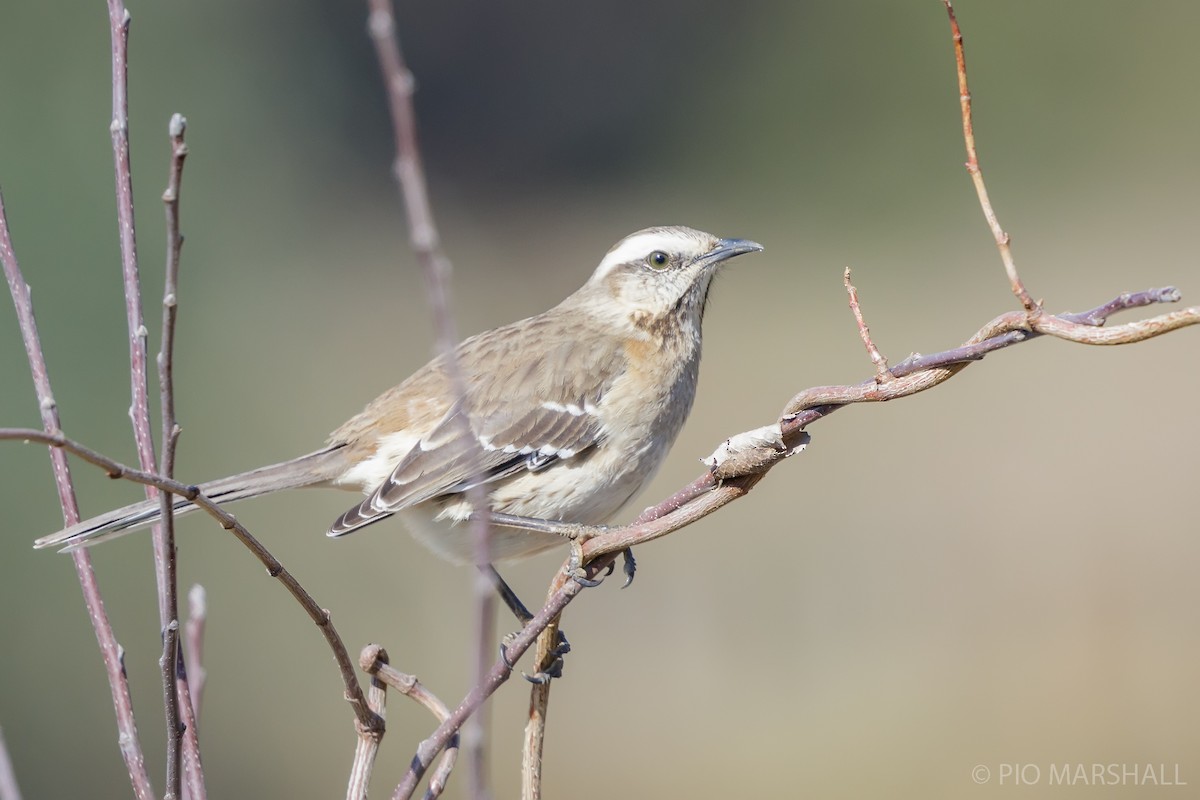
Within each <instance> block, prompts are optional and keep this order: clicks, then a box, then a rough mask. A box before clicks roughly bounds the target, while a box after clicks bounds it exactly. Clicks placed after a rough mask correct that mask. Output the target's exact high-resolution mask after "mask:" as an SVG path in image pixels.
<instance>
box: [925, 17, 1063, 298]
mask: <svg viewBox="0 0 1200 800" xmlns="http://www.w3.org/2000/svg"><path fill="white" fill-rule="evenodd" d="M942 3H943V4H944V5H945V6H946V13H947V14H949V15H950V31H951V33H952V34H953V35H954V60H955V63H956V64H957V66H958V98H959V103H960V104H961V106H962V126H963V140H964V141H965V143H966V147H967V164H966V167H967V172H968V173H969V174H970V175H971V182H972V183H974V184H975V194H977V195H978V196H979V205H980V207H981V208H982V209H983V216H984V219H986V220H987V224H988V227H989V228H990V229H991V231H992V237H993V238H995V240H996V247H997V248H998V249H999V250H1000V260H1001V261H1002V262H1004V271H1005V273H1006V274H1007V275H1008V282H1009V285H1010V286H1011V287H1012V292H1013V294H1015V295H1016V296H1017V299H1018V300H1020V301H1021V306H1022V307H1023V308H1024V309H1025V311H1026V313H1028V314H1029V315H1030V316H1036V315H1037V314H1038V313H1039V310H1040V309H1039V306H1038V304H1037V303H1036V302H1034V300H1033V298H1032V297H1030V296H1029V292H1027V291H1026V290H1025V284H1024V283H1022V282H1021V276H1020V275H1018V274H1017V265H1016V263H1015V262H1014V261H1013V256H1012V237H1010V236H1009V235H1008V234H1007V233H1005V231H1004V229H1003V228H1001V227H1000V220H999V219H997V217H996V212H995V211H994V210H993V209H992V202H991V200H989V199H988V192H987V187H986V186H985V185H984V183H983V172H982V171H981V170H980V169H979V154H978V153H977V152H976V149H975V128H974V125H973V124H972V122H971V90H970V89H969V88H968V86H967V57H966V55H965V53H964V52H963V36H962V31H961V30H960V29H959V27H958V18H957V17H955V15H954V6H953V5H951V3H950V0H942Z"/></svg>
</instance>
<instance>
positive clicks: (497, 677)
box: [393, 288, 1200, 800]
mask: <svg viewBox="0 0 1200 800" xmlns="http://www.w3.org/2000/svg"><path fill="white" fill-rule="evenodd" d="M1179 299H1180V298H1179V293H1178V292H1177V291H1174V290H1173V289H1170V288H1168V289H1152V290H1150V291H1147V292H1140V293H1137V294H1129V295H1122V296H1121V297H1119V298H1116V299H1114V300H1112V301H1110V302H1109V303H1106V304H1104V305H1102V306H1099V307H1097V308H1094V309H1092V310H1090V311H1085V312H1083V313H1081V314H1064V315H1061V316H1060V317H1057V318H1053V319H1056V320H1057V322H1053V323H1050V324H1049V325H1048V326H1047V327H1048V328H1049V329H1057V328H1058V327H1060V326H1066V327H1068V328H1070V327H1072V326H1074V325H1083V326H1087V327H1093V326H1099V325H1101V324H1103V323H1104V322H1105V321H1106V320H1107V318H1108V316H1109V315H1111V314H1113V313H1116V312H1118V311H1123V310H1126V309H1130V308H1139V307H1143V306H1146V305H1150V304H1153V303H1162V302H1174V301H1177V300H1179ZM1042 317H1043V318H1051V317H1050V315H1045V314H1044V315H1042ZM1197 323H1200V307H1197V308H1188V309H1183V310H1181V311H1176V312H1172V313H1171V314H1164V315H1161V316H1160V317H1155V318H1153V319H1151V320H1142V321H1139V322H1134V323H1129V324H1127V325H1122V326H1118V328H1114V329H1112V330H1123V331H1124V333H1122V334H1121V335H1119V336H1118V337H1115V339H1118V340H1125V341H1140V340H1141V339H1136V338H1131V337H1133V336H1141V337H1142V338H1148V337H1149V336H1155V335H1159V334H1162V333H1167V332H1169V331H1171V330H1175V329H1177V328H1179V327H1182V326H1184V325H1193V324H1197ZM1029 324H1030V322H1029V321H1028V320H1026V319H1025V315H1024V314H1022V313H1014V314H1008V315H1002V316H1000V317H997V318H996V319H995V320H993V321H992V322H990V323H988V324H987V325H986V326H984V327H983V328H982V329H981V330H980V331H979V332H978V333H977V334H976V335H975V336H973V337H971V339H970V340H968V344H967V345H966V346H964V347H961V348H954V349H953V350H947V351H945V352H943V353H937V354H934V355H930V356H920V357H915V358H913V359H909V360H906V361H904V362H902V363H900V364H898V365H896V366H895V367H893V368H892V369H891V373H892V375H893V376H894V380H891V381H888V382H887V383H885V384H880V383H878V382H877V381H876V379H875V378H870V379H868V380H865V381H863V382H862V383H860V384H857V385H855V386H822V387H817V388H815V389H809V390H806V391H804V392H801V393H799V394H798V395H796V396H795V397H794V398H793V399H792V401H791V402H789V403H788V406H787V407H786V408H785V410H784V413H783V415H782V416H781V418H780V421H779V422H778V423H776V425H774V426H766V428H763V429H756V430H754V431H747V433H746V434H739V435H738V436H735V437H731V438H730V439H729V440H727V443H728V442H739V443H745V444H744V445H743V446H742V449H741V450H739V451H737V452H734V453H733V454H732V455H731V457H729V458H726V459H724V460H722V461H721V462H720V463H719V464H717V466H716V468H715V469H711V470H709V471H707V472H705V473H704V474H703V475H701V476H700V477H699V478H697V479H696V480H694V481H692V483H690V484H688V486H686V487H684V488H683V489H681V490H680V491H678V492H676V493H675V494H674V495H672V496H671V497H669V498H667V499H666V500H664V501H663V502H662V503H659V504H658V505H657V506H654V507H652V508H648V509H646V510H645V511H644V512H642V514H641V515H640V516H639V517H638V518H637V520H635V521H634V522H633V523H631V524H629V525H626V526H622V527H614V528H605V527H588V526H582V525H581V526H576V527H577V528H578V532H579V533H585V534H589V535H592V536H593V538H590V539H588V541H587V542H586V543H585V544H584V545H583V557H584V561H585V564H586V566H585V570H586V577H587V578H595V577H597V576H599V575H601V574H602V573H603V572H604V571H605V570H606V569H607V568H608V566H609V565H610V564H612V563H613V561H614V560H615V559H616V557H617V554H618V553H621V552H623V551H624V550H626V549H628V548H630V547H633V546H635V545H640V544H643V543H645V542H648V541H651V540H653V539H657V538H659V537H662V536H665V535H667V534H669V533H672V532H674V531H677V530H679V529H680V528H683V527H686V526H688V525H690V524H691V523H693V522H696V521H697V520H699V519H702V518H704V517H706V516H708V515H709V514H711V513H712V512H714V511H716V510H717V509H719V508H721V507H722V506H725V505H727V504H729V503H730V502H732V501H734V500H736V499H738V498H739V497H742V496H744V495H745V494H746V493H748V492H749V491H750V490H751V489H752V488H754V486H755V484H757V483H758V481H760V480H761V479H762V478H763V477H764V476H765V475H766V473H767V471H769V470H770V469H771V467H773V466H774V465H775V464H777V463H779V462H780V461H781V460H783V459H784V458H787V457H788V456H789V455H790V454H791V453H793V452H794V451H795V449H796V448H797V447H799V446H800V445H802V444H803V443H804V437H805V436H806V435H807V434H806V433H805V431H804V430H803V428H804V427H805V426H807V425H809V424H811V423H812V422H815V421H816V420H818V419H821V418H822V417H825V416H828V415H829V414H831V413H832V412H834V411H836V410H837V409H839V408H842V407H844V406H845V405H847V404H850V403H858V402H871V401H885V400H893V399H896V398H899V397H906V396H909V395H912V394H916V393H917V392H920V391H923V390H924V389H927V388H930V387H932V386H935V385H937V384H938V383H941V382H942V381H944V380H946V379H947V378H949V377H951V376H953V375H955V374H957V373H958V372H959V371H961V370H962V369H963V368H964V367H966V366H967V365H968V364H970V363H972V362H974V361H977V360H979V359H981V358H982V357H983V356H984V355H985V354H987V353H989V352H992V351H993V350H998V349H1002V348H1005V347H1010V346H1012V345H1014V344H1018V343H1020V342H1024V341H1028V340H1030V339H1033V338H1036V337H1037V336H1038V335H1040V334H1041V332H1040V331H1030V330H1028V328H1027V326H1028V325H1029ZM1023 326H1026V327H1023ZM1047 333H1050V331H1049V330H1047ZM1114 343H1115V341H1114ZM770 428H775V429H777V431H778V442H780V443H782V447H781V446H778V445H777V444H776V443H775V441H774V440H773V438H772V437H768V436H764V435H763V431H764V430H766V429H770ZM559 573H560V574H558V575H557V576H556V578H555V582H554V583H553V584H552V585H551V590H550V595H549V599H548V600H547V602H546V605H545V606H544V607H543V608H542V610H541V611H539V612H538V613H537V614H536V615H535V616H534V618H533V620H532V621H531V622H530V623H528V624H527V625H526V626H525V628H524V629H523V630H521V631H520V632H519V633H518V634H517V635H516V636H515V637H514V638H513V640H512V641H511V642H508V643H507V644H506V648H505V649H506V657H507V658H508V659H509V660H510V661H511V662H515V661H516V659H519V658H520V657H521V656H522V655H523V654H524V653H525V651H526V650H527V649H528V648H529V647H530V646H531V645H532V644H533V641H534V638H535V637H536V636H538V635H539V634H540V633H542V632H543V631H544V630H545V629H546V628H547V627H548V626H549V625H551V624H552V623H553V622H554V621H555V620H556V619H557V618H558V616H559V615H560V614H561V613H562V611H563V609H564V608H566V606H567V605H568V604H569V603H570V602H571V601H572V600H573V599H574V598H575V597H576V596H577V595H578V594H579V592H580V591H581V589H582V588H583V587H582V586H581V585H580V584H579V582H577V581H574V580H570V579H568V578H567V576H566V574H565V565H564V570H560V571H559ZM510 673H511V668H510V667H508V664H507V663H506V662H505V661H504V659H500V660H499V661H497V662H496V663H495V664H493V665H492V667H491V669H490V670H489V671H488V674H487V676H486V678H485V680H484V681H483V682H482V683H480V684H477V685H476V686H475V687H474V688H473V689H472V690H471V692H470V693H468V695H467V696H466V697H465V698H464V699H463V701H462V703H461V704H460V705H459V706H458V708H456V709H455V710H454V713H453V714H452V715H451V717H450V719H449V720H447V721H446V722H445V723H443V724H442V725H441V726H439V727H438V729H437V730H436V731H435V732H434V733H433V734H432V735H431V736H430V737H429V738H428V739H426V740H425V741H424V742H422V743H421V746H420V748H419V749H418V751H417V754H416V756H415V757H414V759H413V762H412V765H411V766H410V768H409V771H408V773H406V774H405V777H404V779H403V781H402V782H401V783H400V785H399V786H397V788H396V792H395V793H394V794H393V798H394V799H395V800H400V799H401V798H406V797H409V796H411V794H412V791H413V790H414V789H415V787H416V784H417V782H418V781H419V780H420V778H421V775H422V773H423V772H424V770H425V769H426V768H427V767H428V765H429V764H430V763H432V760H433V758H434V757H435V756H436V755H437V753H438V751H439V749H440V748H441V747H442V746H444V744H445V742H446V741H447V740H448V738H449V736H450V735H452V733H453V732H454V731H455V730H457V728H456V727H455V725H457V724H461V723H462V722H463V721H464V720H466V719H467V718H469V717H470V715H471V714H472V713H473V711H474V710H475V709H476V708H478V707H479V705H480V704H482V703H483V702H484V701H485V700H486V699H487V697H488V696H490V695H491V694H492V693H493V692H494V691H495V690H496V689H497V688H499V686H500V685H501V684H503V683H504V681H506V680H507V679H508V677H509V675H510ZM535 710H536V709H535ZM536 734H537V732H536V730H531V729H529V728H527V734H526V735H527V739H528V737H529V736H530V735H536ZM531 746H532V745H531V744H530V743H529V742H528V741H527V742H526V749H527V754H526V759H527V764H526V769H527V770H532V769H537V768H538V767H537V765H536V764H533V763H532V762H529V761H528V759H529V756H530V754H529V748H530V747H531Z"/></svg>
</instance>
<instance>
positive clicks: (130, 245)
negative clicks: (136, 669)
mask: <svg viewBox="0 0 1200 800" xmlns="http://www.w3.org/2000/svg"><path fill="white" fill-rule="evenodd" d="M108 17H109V28H110V34H111V39H112V124H111V125H110V126H109V132H110V133H111V135H112V149H113V173H114V176H115V179H116V193H117V228H118V236H119V239H120V244H121V276H122V282H123V285H124V289H125V316H126V322H127V325H128V330H129V381H130V396H131V402H130V406H129V417H130V421H131V422H132V423H133V438H134V443H135V444H136V449H137V454H138V463H139V464H140V465H141V468H142V469H143V470H146V471H147V472H154V471H156V469H157V464H156V459H155V453H154V436H153V434H152V433H151V430H150V399H149V391H148V388H147V386H148V382H149V376H148V374H147V372H148V368H147V347H146V338H147V336H148V332H147V330H146V324H145V320H144V317H143V314H142V294H141V276H140V273H139V270H138V254H137V234H136V231H137V227H136V224H135V222H134V209H133V172H132V168H131V164H130V152H129V150H130V149H129V25H130V21H131V17H130V14H129V11H128V10H127V9H126V8H125V3H124V2H123V0H108ZM179 164H180V167H181V166H182V159H180V162H179ZM172 179H177V175H176V173H175V171H174V167H173V170H172ZM176 188H177V187H176ZM170 216H171V210H170V203H168V217H170ZM174 244H175V243H174V242H169V243H168V248H169V250H168V252H170V250H171V249H172V248H173V247H174ZM175 256H176V259H177V256H178V253H177V252H176V253H175ZM171 261H172V258H171V257H170V256H168V281H170V280H171V275H170V272H171ZM176 264H177V261H176ZM163 325H164V327H167V326H173V325H174V313H173V309H172V310H171V313H169V314H165V315H164V320H163ZM167 346H168V345H167V343H165V342H164V347H167ZM160 369H161V367H160ZM160 374H161V373H160ZM163 392H164V393H167V394H168V395H169V393H170V389H169V386H166V387H163ZM170 403H173V400H172V399H170V398H169V397H164V400H163V408H164V411H165V410H166V407H167V405H168V404H170ZM167 422H168V421H167V420H164V425H166V424H167ZM170 424H171V425H173V424H174V420H173V419H171V420H170ZM168 430H169V429H168ZM174 435H175V434H174V433H168V434H167V435H166V437H165V438H164V441H163V448H164V453H165V452H167V448H168V446H170V447H171V449H172V450H173V448H174V444H173V442H171V441H170V439H172V438H174ZM168 474H169V473H168ZM146 497H147V498H148V499H150V500H153V499H155V497H156V493H155V492H154V490H153V489H151V488H149V487H147V490H146ZM161 501H162V502H163V503H164V505H166V506H167V507H168V511H167V514H166V516H164V518H163V522H162V523H160V524H158V525H155V526H154V529H153V548H154V576H155V583H156V585H157V589H158V614H159V630H160V634H161V635H162V638H163V648H164V651H163V656H162V658H163V659H164V663H163V669H162V675H163V707H164V713H165V716H166V734H167V748H166V749H167V770H166V773H167V787H166V793H165V795H164V798H165V800H176V798H178V797H179V795H180V763H181V754H180V742H181V738H182V736H181V728H180V721H179V697H178V695H179V691H178V688H177V683H178V680H177V678H176V676H177V674H178V670H177V669H176V665H175V663H176V658H177V656H178V653H177V651H176V649H175V646H174V644H175V643H177V641H178V640H177V636H175V637H173V636H171V635H170V634H169V631H170V630H171V628H172V627H174V628H175V630H176V634H177V633H178V627H179V614H178V599H177V595H176V588H177V587H176V581H175V552H174V551H175V547H174V525H173V523H174V519H173V517H172V516H171V515H170V511H169V505H170V502H171V500H170V498H169V497H162V498H161ZM172 639H174V643H172ZM168 649H170V654H169V655H170V659H171V660H170V661H169V662H166V661H165V659H166V658H167V656H168V653H167V650H168ZM192 745H193V746H196V745H197V743H196V741H195V740H194V739H193V740H192ZM192 761H193V762H195V761H198V753H193V758H192Z"/></svg>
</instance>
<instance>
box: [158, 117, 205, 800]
mask: <svg viewBox="0 0 1200 800" xmlns="http://www.w3.org/2000/svg"><path fill="white" fill-rule="evenodd" d="M186 129H187V120H185V119H184V118H183V117H182V116H181V115H179V114H175V115H173V116H172V117H171V122H170V124H169V126H168V134H169V136H170V141H171V162H170V169H169V170H168V178H167V188H166V190H165V191H164V192H163V205H164V206H165V208H166V217H167V257H166V278H165V280H164V282H163V317H162V343H161V348H160V350H159V352H158V361H157V363H158V386H159V395H160V403H161V411H162V439H161V446H162V451H161V454H160V458H159V461H160V463H161V464H162V474H163V475H166V476H167V477H172V476H173V475H174V474H175V448H176V445H177V444H178V442H179V425H178V424H177V423H176V421H175V380H174V374H173V370H172V366H173V361H174V356H175V319H176V313H177V311H178V308H179V254H180V250H181V248H182V247H183V236H181V235H180V233H179V189H180V182H181V180H182V179H183V162H184V159H185V158H187V153H188V149H187V145H186V144H185V143H184V141H183V134H184V131H185V130H186ZM159 500H160V502H161V507H162V555H163V571H164V574H163V580H162V582H161V588H162V589H163V590H164V592H163V595H162V596H161V597H160V598H159V603H160V613H161V618H162V619H163V620H165V623H166V626H165V630H166V631H167V633H168V635H165V636H163V655H162V659H161V663H162V668H163V699H164V702H163V706H164V708H165V710H166V717H167V794H166V797H167V798H170V797H175V796H179V794H180V793H181V789H180V786H181V777H180V763H181V761H182V760H183V759H184V756H182V755H181V753H180V748H179V745H180V743H181V741H182V744H183V748H184V750H187V751H189V752H188V755H187V757H186V760H187V761H188V762H189V763H191V764H193V765H196V766H197V768H196V769H192V770H188V771H187V774H188V777H189V782H190V783H191V785H190V786H189V787H188V797H189V798H191V800H201V798H203V797H205V796H206V794H207V792H206V791H205V789H204V775H203V773H202V772H201V770H200V769H199V768H198V765H199V763H200V740H199V739H198V738H197V736H196V730H195V724H194V723H195V719H194V715H193V713H192V701H191V692H190V691H189V687H188V683H187V671H186V670H181V669H180V668H179V665H182V663H183V659H182V653H181V649H180V647H179V598H178V590H179V586H178V579H177V577H176V564H175V556H176V553H175V505H174V502H173V498H172V496H171V495H170V494H168V493H166V492H160V493H159ZM168 651H169V652H168ZM168 656H169V660H168ZM181 706H182V713H181ZM181 716H183V717H187V718H190V719H191V721H192V724H190V725H189V724H187V723H184V722H181V720H180V717H181Z"/></svg>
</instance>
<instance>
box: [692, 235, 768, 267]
mask: <svg viewBox="0 0 1200 800" xmlns="http://www.w3.org/2000/svg"><path fill="white" fill-rule="evenodd" d="M762 249H763V246H762V245H761V244H759V243H758V242H752V241H750V240H749V239H718V240H717V246H716V247H714V248H713V249H712V250H709V251H708V252H707V253H705V254H704V259H703V260H704V262H705V263H706V264H718V263H720V262H722V261H725V260H727V259H730V258H733V257H734V256H740V255H742V254H743V253H758V252H761V251H762Z"/></svg>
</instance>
